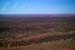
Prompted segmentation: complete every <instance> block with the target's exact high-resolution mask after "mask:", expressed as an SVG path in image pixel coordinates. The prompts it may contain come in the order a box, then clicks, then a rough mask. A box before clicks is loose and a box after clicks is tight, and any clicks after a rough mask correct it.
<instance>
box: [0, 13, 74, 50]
mask: <svg viewBox="0 0 75 50" xmlns="http://www.w3.org/2000/svg"><path fill="white" fill-rule="evenodd" d="M0 50H75V15H74V14H72V15H71V14H70V15H68V14H63V15H49V14H48V15H0Z"/></svg>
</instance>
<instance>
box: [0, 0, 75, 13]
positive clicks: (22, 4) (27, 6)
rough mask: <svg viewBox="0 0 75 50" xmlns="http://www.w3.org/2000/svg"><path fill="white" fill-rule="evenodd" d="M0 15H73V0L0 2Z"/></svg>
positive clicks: (6, 0) (2, 0)
mask: <svg viewBox="0 0 75 50" xmlns="http://www.w3.org/2000/svg"><path fill="white" fill-rule="evenodd" d="M0 14H75V0H0Z"/></svg>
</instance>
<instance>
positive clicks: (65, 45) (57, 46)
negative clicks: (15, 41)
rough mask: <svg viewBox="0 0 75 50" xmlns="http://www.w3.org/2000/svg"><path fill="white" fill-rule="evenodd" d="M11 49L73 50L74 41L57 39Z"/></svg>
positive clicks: (74, 48)
mask: <svg viewBox="0 0 75 50" xmlns="http://www.w3.org/2000/svg"><path fill="white" fill-rule="evenodd" d="M12 49H13V50H75V41H71V40H70V39H68V40H59V41H52V42H44V43H39V44H32V45H29V46H21V47H17V48H12Z"/></svg>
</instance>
